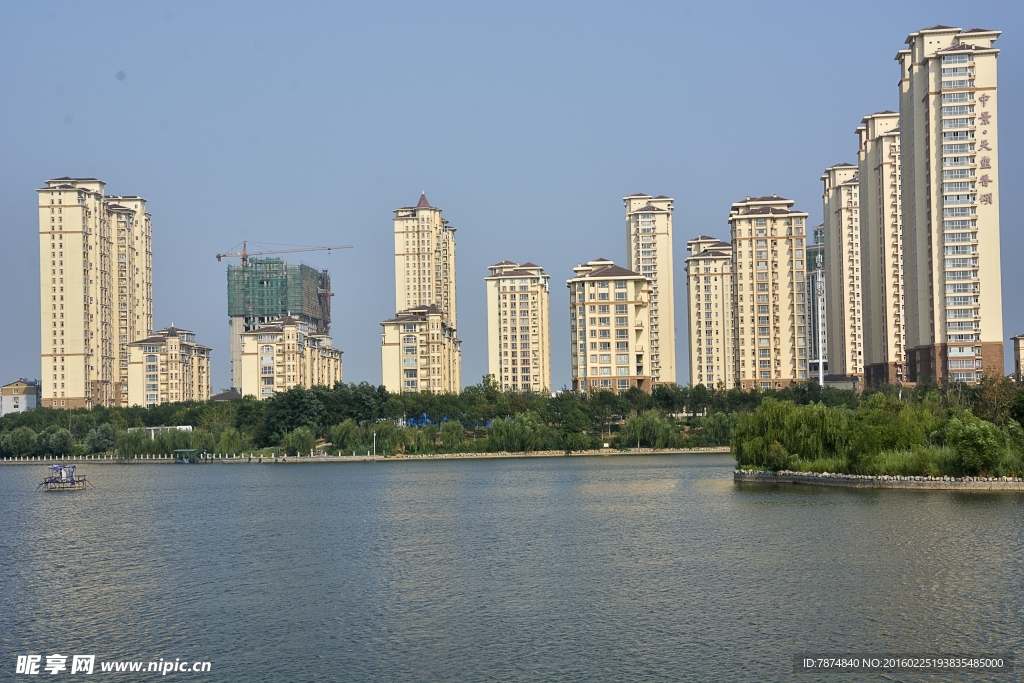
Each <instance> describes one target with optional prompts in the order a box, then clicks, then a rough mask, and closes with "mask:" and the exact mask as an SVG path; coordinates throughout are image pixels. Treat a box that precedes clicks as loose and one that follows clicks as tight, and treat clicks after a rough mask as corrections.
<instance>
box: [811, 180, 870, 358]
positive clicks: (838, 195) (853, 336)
mask: <svg viewBox="0 0 1024 683" xmlns="http://www.w3.org/2000/svg"><path fill="white" fill-rule="evenodd" d="M821 181H822V183H823V184H824V192H823V194H822V197H821V203H822V212H823V214H824V216H823V217H824V221H825V222H824V226H823V229H824V236H825V299H826V305H825V336H826V337H827V338H828V343H829V349H828V351H829V354H828V369H829V374H831V375H844V376H847V377H849V376H856V377H863V374H864V337H863V335H864V331H863V329H862V328H863V325H864V323H863V322H862V318H863V315H862V310H861V307H862V299H861V294H862V290H861V285H862V283H861V267H860V261H861V260H860V180H859V179H858V176H857V167H856V166H854V165H852V164H837V165H836V166H832V167H830V168H827V169H825V173H824V174H822V176H821Z"/></svg>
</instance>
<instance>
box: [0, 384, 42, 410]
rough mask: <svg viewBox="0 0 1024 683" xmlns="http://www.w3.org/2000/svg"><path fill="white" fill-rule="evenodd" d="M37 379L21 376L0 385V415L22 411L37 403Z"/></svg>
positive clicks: (33, 406)
mask: <svg viewBox="0 0 1024 683" xmlns="http://www.w3.org/2000/svg"><path fill="white" fill-rule="evenodd" d="M39 384H40V382H39V380H30V379H26V378H24V377H22V378H21V379H19V380H18V381H17V382H11V383H10V384H5V385H4V386H3V387H0V415H7V414H8V413H23V412H25V411H26V410H32V409H33V408H35V407H36V406H38V405H39Z"/></svg>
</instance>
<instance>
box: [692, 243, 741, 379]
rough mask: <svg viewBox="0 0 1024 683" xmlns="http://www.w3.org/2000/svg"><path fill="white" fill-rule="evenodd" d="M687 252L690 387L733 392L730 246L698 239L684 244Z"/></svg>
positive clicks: (735, 363) (735, 369)
mask: <svg viewBox="0 0 1024 683" xmlns="http://www.w3.org/2000/svg"><path fill="white" fill-rule="evenodd" d="M686 250H687V251H688V252H690V256H689V257H687V259H686V302H687V313H688V317H689V330H690V340H689V341H690V343H689V349H690V353H689V356H690V384H693V385H696V384H703V385H705V386H709V387H716V388H724V389H732V388H733V387H735V386H738V379H739V372H738V371H739V367H738V359H737V358H736V355H735V353H734V352H733V346H732V345H733V340H734V336H735V335H734V332H733V327H734V325H735V314H734V312H733V306H732V298H733V293H732V290H733V282H732V245H731V244H729V243H728V242H722V241H721V240H718V239H715V238H714V237H707V236H705V235H698V236H697V237H695V238H694V239H692V240H690V241H689V242H687V243H686Z"/></svg>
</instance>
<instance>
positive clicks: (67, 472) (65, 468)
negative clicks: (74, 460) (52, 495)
mask: <svg viewBox="0 0 1024 683" xmlns="http://www.w3.org/2000/svg"><path fill="white" fill-rule="evenodd" d="M91 487H92V484H90V483H89V482H87V481H86V480H85V475H84V474H83V475H82V476H78V477H76V476H75V466H74V465H50V475H49V476H48V477H46V479H43V483H41V484H40V485H39V486H37V487H36V491H46V492H53V491H84V490H85V489H87V488H91Z"/></svg>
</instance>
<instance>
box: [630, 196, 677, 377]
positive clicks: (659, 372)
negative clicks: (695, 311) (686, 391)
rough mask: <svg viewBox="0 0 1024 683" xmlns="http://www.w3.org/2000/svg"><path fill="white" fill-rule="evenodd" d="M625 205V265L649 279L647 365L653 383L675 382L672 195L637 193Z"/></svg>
mask: <svg viewBox="0 0 1024 683" xmlns="http://www.w3.org/2000/svg"><path fill="white" fill-rule="evenodd" d="M622 201H623V202H624V203H625V205H626V254H627V255H628V265H629V266H630V267H631V268H632V269H633V270H634V271H635V272H637V273H640V274H641V275H643V276H644V277H646V278H647V279H649V280H650V281H651V294H650V299H651V304H650V318H651V319H650V323H649V330H650V338H651V350H650V354H649V356H650V366H651V370H650V372H651V377H652V378H653V380H654V383H655V384H675V383H676V314H675V310H676V308H675V271H674V269H673V262H672V202H673V199H672V198H671V197H666V196H665V195H658V196H657V197H651V196H650V195H646V194H642V193H637V194H631V195H630V196H628V197H625V198H624V199H623V200H622Z"/></svg>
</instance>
